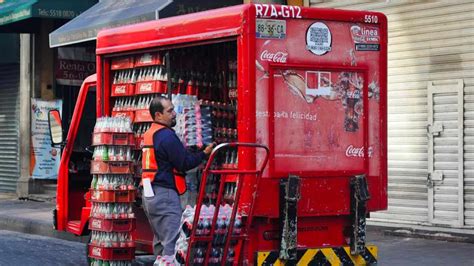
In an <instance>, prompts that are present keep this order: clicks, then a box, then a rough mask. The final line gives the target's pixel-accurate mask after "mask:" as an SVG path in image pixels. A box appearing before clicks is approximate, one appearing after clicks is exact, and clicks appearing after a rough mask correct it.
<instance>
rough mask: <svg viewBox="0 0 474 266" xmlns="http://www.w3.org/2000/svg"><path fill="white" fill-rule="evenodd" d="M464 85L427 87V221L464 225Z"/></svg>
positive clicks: (451, 83)
mask: <svg viewBox="0 0 474 266" xmlns="http://www.w3.org/2000/svg"><path fill="white" fill-rule="evenodd" d="M463 90H464V84H463V81H462V80H449V81H442V82H429V84H428V181H427V185H428V221H429V222H431V223H433V224H439V225H450V226H459V227H461V226H463V225H464V199H463V196H464V180H463V179H464V178H463V171H464V166H463V162H464V159H463V155H464V152H463V140H464V133H463V129H464V117H463V115H464V92H463Z"/></svg>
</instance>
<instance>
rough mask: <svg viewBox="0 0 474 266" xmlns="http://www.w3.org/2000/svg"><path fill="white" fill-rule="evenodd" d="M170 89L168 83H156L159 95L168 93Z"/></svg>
mask: <svg viewBox="0 0 474 266" xmlns="http://www.w3.org/2000/svg"><path fill="white" fill-rule="evenodd" d="M167 87H168V82H167V81H163V80H157V81H156V92H157V93H166V92H167V91H168V90H167Z"/></svg>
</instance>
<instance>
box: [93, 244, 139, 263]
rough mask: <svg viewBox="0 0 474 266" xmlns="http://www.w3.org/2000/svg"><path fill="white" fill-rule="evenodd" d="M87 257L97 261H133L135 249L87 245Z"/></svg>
mask: <svg viewBox="0 0 474 266" xmlns="http://www.w3.org/2000/svg"><path fill="white" fill-rule="evenodd" d="M89 257H91V258H94V259H99V260H133V259H134V258H135V247H121V248H115V247H110V248H109V247H107V248H106V247H99V246H96V245H93V244H89Z"/></svg>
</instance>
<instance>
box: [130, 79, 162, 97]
mask: <svg viewBox="0 0 474 266" xmlns="http://www.w3.org/2000/svg"><path fill="white" fill-rule="evenodd" d="M157 91H158V89H157V81H156V80H148V81H139V82H137V83H136V86H135V93H136V94H150V93H156V92H157Z"/></svg>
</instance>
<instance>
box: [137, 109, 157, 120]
mask: <svg viewBox="0 0 474 266" xmlns="http://www.w3.org/2000/svg"><path fill="white" fill-rule="evenodd" d="M134 122H135V123H140V122H153V118H152V117H151V114H150V110H148V109H139V110H135V119H134Z"/></svg>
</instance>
